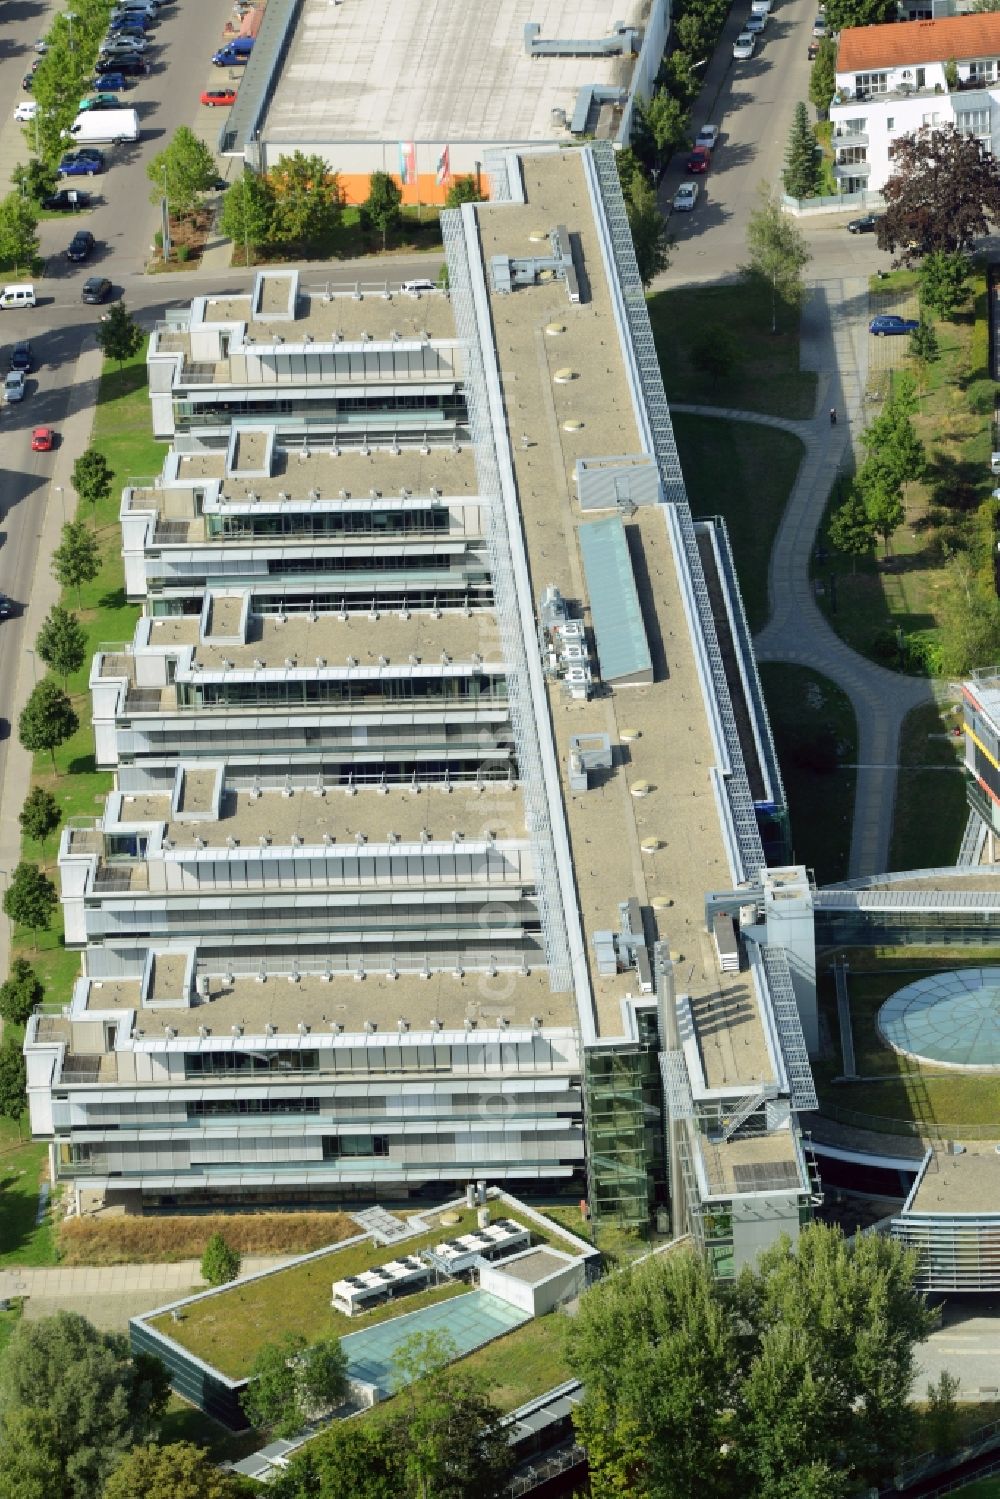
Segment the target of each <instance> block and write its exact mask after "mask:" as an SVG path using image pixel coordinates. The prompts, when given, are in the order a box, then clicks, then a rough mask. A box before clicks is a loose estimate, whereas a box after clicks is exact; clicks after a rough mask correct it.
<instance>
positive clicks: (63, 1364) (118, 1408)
mask: <svg viewBox="0 0 1000 1499" xmlns="http://www.w3.org/2000/svg"><path fill="white" fill-rule="evenodd" d="M168 1394H169V1382H168V1378H167V1373H166V1370H165V1369H164V1367H163V1365H162V1364H161V1363H160V1361H159V1360H158V1359H154V1358H148V1357H144V1356H143V1355H139V1356H137V1357H135V1358H133V1357H131V1356H130V1354H129V1347H128V1339H127V1338H125V1337H123V1336H122V1335H121V1334H120V1333H108V1332H99V1331H98V1330H97V1328H95V1327H93V1326H91V1324H90V1323H89V1322H88V1321H87V1320H86V1318H85V1317H81V1316H80V1315H79V1313H77V1312H58V1313H57V1314H56V1315H55V1316H54V1317H43V1318H41V1319H40V1320H39V1321H37V1322H28V1321H21V1322H18V1323H17V1325H16V1326H15V1328H14V1331H13V1333H12V1334H11V1337H10V1341H9V1342H8V1344H7V1347H6V1349H5V1351H4V1353H3V1355H2V1356H0V1436H3V1437H4V1438H6V1436H7V1433H8V1430H16V1429H17V1427H18V1425H19V1423H23V1422H32V1423H34V1427H35V1440H36V1442H37V1445H38V1452H39V1456H40V1457H44V1459H45V1461H46V1462H47V1464H48V1465H49V1466H50V1467H51V1469H52V1470H53V1471H57V1472H58V1475H59V1477H58V1482H57V1483H56V1484H55V1485H54V1486H52V1487H51V1488H50V1489H49V1491H48V1495H47V1499H95V1496H96V1495H97V1493H98V1492H99V1491H100V1489H101V1487H102V1485H103V1483H104V1481H105V1480H106V1479H107V1477H108V1476H109V1474H110V1473H111V1471H112V1469H113V1468H114V1467H115V1466H116V1464H117V1463H118V1461H119V1460H120V1459H121V1458H122V1457H123V1456H124V1454H125V1453H126V1452H127V1451H128V1450H129V1448H131V1447H133V1446H135V1445H136V1444H138V1443H143V1442H146V1441H148V1440H149V1439H150V1438H152V1437H154V1436H155V1435H156V1432H157V1430H158V1427H159V1423H160V1419H161V1417H162V1416H163V1413H164V1411H165V1409H166V1404H167V1397H168ZM2 1466H3V1465H2V1464H0V1467H2Z"/></svg>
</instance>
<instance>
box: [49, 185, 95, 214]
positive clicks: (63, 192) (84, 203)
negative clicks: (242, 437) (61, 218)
mask: <svg viewBox="0 0 1000 1499" xmlns="http://www.w3.org/2000/svg"><path fill="white" fill-rule="evenodd" d="M92 201H93V200H92V199H91V196H90V194H89V193H85V192H82V191H81V190H80V188H77V187H69V188H67V187H61V188H60V189H59V191H58V192H57V193H50V194H49V196H48V197H47V198H43V199H42V207H43V208H47V209H48V211H49V212H50V213H78V212H79V210H80V209H81V208H89V207H90V205H91V202H92Z"/></svg>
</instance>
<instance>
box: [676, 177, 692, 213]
mask: <svg viewBox="0 0 1000 1499" xmlns="http://www.w3.org/2000/svg"><path fill="white" fill-rule="evenodd" d="M697 201H698V184H697V182H682V183H681V185H680V187H679V188H678V189H677V191H676V192H675V193H674V209H675V210H676V212H677V213H690V212H691V210H692V208H693V207H694V205H695V204H696V203H697Z"/></svg>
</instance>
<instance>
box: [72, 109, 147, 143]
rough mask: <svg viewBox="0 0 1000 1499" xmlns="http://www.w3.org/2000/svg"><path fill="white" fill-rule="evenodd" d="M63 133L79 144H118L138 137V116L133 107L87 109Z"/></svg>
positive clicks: (135, 139)
mask: <svg viewBox="0 0 1000 1499" xmlns="http://www.w3.org/2000/svg"><path fill="white" fill-rule="evenodd" d="M64 134H65V135H66V137H67V139H70V140H74V141H75V142H76V143H77V145H79V146H102V145H104V146H106V145H115V146H120V145H123V144H124V142H125V141H137V140H138V139H139V116H138V115H137V114H136V112H135V110H134V109H87V110H85V111H84V112H83V114H78V115H77V117H76V119H75V120H74V121H73V124H72V125H71V126H70V127H69V129H68V130H67V131H64Z"/></svg>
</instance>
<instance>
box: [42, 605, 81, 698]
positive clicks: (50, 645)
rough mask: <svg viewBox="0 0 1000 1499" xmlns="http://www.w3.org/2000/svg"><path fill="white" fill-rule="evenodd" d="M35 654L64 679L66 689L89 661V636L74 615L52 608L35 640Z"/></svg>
mask: <svg viewBox="0 0 1000 1499" xmlns="http://www.w3.org/2000/svg"><path fill="white" fill-rule="evenodd" d="M35 650H36V651H37V652H38V654H39V656H41V658H42V660H43V661H44V662H45V665H46V666H49V667H51V669H52V670H53V671H54V672H57V673H58V675H59V676H61V677H62V679H63V686H64V687H65V686H66V684H67V682H68V680H69V678H70V677H71V676H72V675H73V673H74V672H75V671H79V670H80V667H81V666H82V665H83V663H84V661H85V660H86V659H87V632H86V630H85V629H84V628H83V626H82V625H81V623H80V621H79V620H78V619H77V617H76V615H75V614H71V613H70V611H69V610H68V609H64V608H63V606H62V605H61V604H53V605H52V608H51V609H50V610H49V612H48V614H47V615H46V617H45V620H44V622H43V624H42V628H41V629H40V630H39V632H38V634H37V635H36V636H35Z"/></svg>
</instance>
